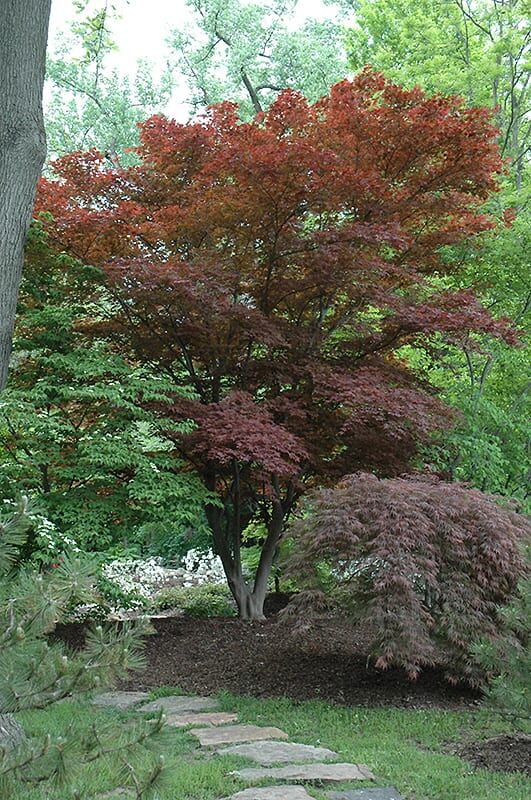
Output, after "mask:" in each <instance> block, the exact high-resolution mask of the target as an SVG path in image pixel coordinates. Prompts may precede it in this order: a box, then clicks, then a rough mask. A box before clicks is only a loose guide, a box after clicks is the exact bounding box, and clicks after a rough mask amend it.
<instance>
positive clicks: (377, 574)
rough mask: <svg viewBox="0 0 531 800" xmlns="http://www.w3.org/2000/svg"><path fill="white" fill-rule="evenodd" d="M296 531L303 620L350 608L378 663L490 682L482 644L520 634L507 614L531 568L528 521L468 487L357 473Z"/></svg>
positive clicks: (298, 609)
mask: <svg viewBox="0 0 531 800" xmlns="http://www.w3.org/2000/svg"><path fill="white" fill-rule="evenodd" d="M307 512H308V513H307V514H306V515H305V516H304V517H303V518H301V519H299V520H298V521H297V522H296V523H295V524H294V525H293V527H292V532H293V537H294V547H293V550H292V553H291V556H290V558H289V561H288V565H287V566H288V573H289V574H290V575H291V576H293V577H294V578H295V579H296V580H297V582H298V584H299V586H300V588H301V590H302V591H301V592H300V593H299V594H298V595H297V596H296V597H295V599H294V600H293V602H292V603H291V605H290V609H289V610H288V612H287V613H288V615H292V616H297V617H298V624H299V625H300V624H304V623H305V622H306V621H308V620H311V618H312V616H314V615H315V614H316V613H317V610H318V609H323V608H330V607H332V608H339V609H341V610H342V611H346V612H347V613H348V614H350V615H352V616H353V617H354V618H355V619H357V620H360V621H363V622H364V623H366V624H367V626H368V628H369V632H370V633H371V634H372V640H371V654H372V655H373V657H374V658H375V660H376V666H377V667H378V668H381V669H386V668H388V667H391V666H397V667H401V668H403V669H405V670H406V671H407V673H408V675H409V676H410V677H411V678H412V679H414V678H416V677H417V676H418V674H419V673H420V671H421V669H422V668H423V667H426V666H433V665H436V664H437V665H439V666H443V667H445V670H446V674H447V677H448V678H449V679H450V680H452V681H459V680H466V681H468V682H469V683H471V684H479V683H481V681H482V679H483V677H484V670H483V669H482V667H481V665H480V663H479V662H478V660H477V659H476V658H475V657H474V656H473V654H472V652H471V645H472V643H473V642H476V641H478V640H480V639H485V638H486V639H488V640H490V641H491V642H496V641H499V640H500V637H502V636H504V637H506V636H510V633H509V632H508V630H507V626H506V623H505V621H504V619H503V615H502V613H501V611H502V609H503V607H504V606H506V605H508V604H509V603H510V601H511V600H512V598H513V597H514V596H515V592H516V589H517V584H518V580H519V579H520V578H521V577H523V575H524V574H525V571H526V567H525V563H524V560H523V557H522V554H521V551H520V545H521V543H522V542H523V541H524V539H525V538H526V537H529V533H530V530H531V529H530V524H529V520H528V519H527V518H526V517H524V516H521V515H519V514H516V513H515V512H513V511H512V510H510V509H508V508H502V507H500V506H498V505H497V504H496V502H495V501H494V498H493V497H491V496H488V495H485V494H483V493H482V492H480V491H478V490H475V489H469V488H467V487H466V486H464V485H462V484H459V483H451V484H449V483H445V482H443V481H440V480H437V479H436V478H434V477H428V476H421V475H417V476H412V477H408V478H394V479H385V480H380V479H378V478H377V477H375V476H374V475H370V474H366V473H358V474H356V475H351V476H348V477H347V478H345V479H344V480H342V481H341V482H340V483H339V484H338V486H337V487H336V488H332V489H322V490H320V491H316V492H315V493H314V494H313V496H312V497H311V499H310V501H309V505H308V508H307Z"/></svg>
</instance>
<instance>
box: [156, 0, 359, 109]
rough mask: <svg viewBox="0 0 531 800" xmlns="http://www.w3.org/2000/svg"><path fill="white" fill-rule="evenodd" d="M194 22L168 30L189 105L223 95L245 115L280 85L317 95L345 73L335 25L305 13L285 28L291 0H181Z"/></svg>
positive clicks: (264, 104) (201, 104) (338, 29)
mask: <svg viewBox="0 0 531 800" xmlns="http://www.w3.org/2000/svg"><path fill="white" fill-rule="evenodd" d="M187 5H188V6H189V7H190V8H191V9H192V11H193V12H194V21H195V26H189V29H188V30H185V31H174V32H173V34H172V41H173V47H174V50H175V54H176V58H177V65H178V68H179V69H180V71H181V72H182V73H183V74H184V75H185V76H186V78H187V79H188V85H189V89H190V99H191V102H192V104H193V105H194V106H195V107H204V106H205V105H211V104H213V103H217V102H221V101H223V100H232V101H235V102H237V103H238V104H239V106H240V115H241V116H242V118H244V119H248V118H250V117H252V116H254V114H255V113H257V112H260V111H263V110H265V109H266V108H267V107H268V106H269V105H270V104H271V102H272V101H273V100H274V99H275V97H276V96H277V94H278V93H279V92H280V91H281V90H282V89H285V88H288V87H289V88H293V89H298V90H299V91H302V92H303V93H304V95H305V96H306V97H307V98H308V99H309V100H310V101H315V100H317V99H318V98H319V97H321V96H323V95H325V94H327V93H328V91H329V89H330V87H331V86H332V84H334V83H336V82H337V81H338V80H340V79H342V78H344V77H345V72H346V69H347V67H346V62H345V58H344V54H343V46H342V41H341V38H342V37H341V27H340V26H339V25H338V24H337V23H335V22H332V21H327V22H320V21H318V20H316V19H311V18H309V19H307V20H306V21H305V22H304V23H303V24H302V25H301V26H300V27H299V28H297V29H296V30H293V29H292V27H290V24H289V23H290V19H291V16H292V14H293V13H294V11H295V9H296V6H297V0H268V1H267V2H260V3H258V2H252V3H249V2H243V0H187Z"/></svg>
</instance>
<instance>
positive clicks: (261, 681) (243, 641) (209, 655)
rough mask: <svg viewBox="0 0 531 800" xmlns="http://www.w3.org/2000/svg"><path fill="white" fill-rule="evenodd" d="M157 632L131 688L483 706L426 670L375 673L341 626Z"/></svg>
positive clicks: (176, 627)
mask: <svg viewBox="0 0 531 800" xmlns="http://www.w3.org/2000/svg"><path fill="white" fill-rule="evenodd" d="M154 624H155V628H156V631H157V634H156V635H155V636H151V637H148V639H147V660H148V666H147V669H146V670H145V671H144V672H142V673H141V674H139V675H138V676H135V678H134V679H133V680H132V681H130V682H129V683H128V684H127V688H135V689H141V690H143V689H152V688H154V687H157V686H164V685H168V684H169V685H172V686H180V687H181V688H182V689H183V690H185V691H187V692H194V693H198V694H213V693H215V692H218V691H220V690H223V689H224V690H227V691H230V692H233V693H234V694H239V695H251V696H252V697H289V698H292V699H294V700H315V699H322V700H326V701H328V702H331V703H336V704H340V705H347V706H350V705H362V706H395V707H399V708H452V709H456V708H470V707H475V706H477V704H478V702H479V696H478V694H477V693H476V692H473V691H472V690H470V689H469V688H467V687H452V686H450V685H449V684H448V683H446V682H445V680H444V678H443V674H442V672H441V671H440V670H426V671H425V672H423V673H422V675H421V677H420V679H419V680H418V681H417V682H416V683H411V682H410V681H408V680H407V678H406V677H405V675H404V673H403V672H402V671H400V670H389V671H387V672H381V671H379V670H376V669H374V667H372V666H371V665H370V664H369V663H368V662H367V656H366V652H367V650H366V649H365V648H364V637H363V634H362V633H361V632H360V631H359V630H357V629H355V628H352V627H351V626H350V625H348V624H347V623H344V622H342V621H341V620H337V619H336V620H328V621H327V623H326V625H324V626H322V627H321V628H318V629H313V630H312V632H311V634H310V635H308V636H307V637H303V636H302V637H301V636H298V637H294V636H293V634H292V632H291V631H290V629H289V628H288V627H287V626H286V625H285V624H283V623H282V622H279V621H278V620H277V619H276V618H274V617H273V618H271V619H268V620H267V621H265V622H260V623H256V622H255V623H248V622H242V621H240V620H236V619H226V618H218V619H205V620H198V619H189V618H188V619H187V618H173V619H160V620H155V623H154Z"/></svg>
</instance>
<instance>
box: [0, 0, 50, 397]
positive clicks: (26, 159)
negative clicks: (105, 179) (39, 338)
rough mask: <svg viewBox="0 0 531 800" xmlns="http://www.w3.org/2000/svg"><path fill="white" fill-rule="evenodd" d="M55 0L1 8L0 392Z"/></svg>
mask: <svg viewBox="0 0 531 800" xmlns="http://www.w3.org/2000/svg"><path fill="white" fill-rule="evenodd" d="M49 17H50V0H28V2H22V0H6V2H3V3H2V7H1V8H0V197H1V204H2V205H1V213H0V391H1V390H2V389H3V387H4V385H5V382H6V379H7V371H8V367H9V357H10V353H11V339H12V335H13V325H14V321H15V310H16V305H17V295H18V289H19V284H20V277H21V273H22V264H23V260H24V240H25V238H26V233H27V231H28V226H29V223H30V219H31V212H32V209H33V204H34V200H35V189H36V185H37V180H38V178H39V176H40V173H41V167H42V164H43V162H44V158H45V155H46V139H45V134H44V121H43V114H42V89H43V83H44V69H45V55H46V42H47V38H48V22H49Z"/></svg>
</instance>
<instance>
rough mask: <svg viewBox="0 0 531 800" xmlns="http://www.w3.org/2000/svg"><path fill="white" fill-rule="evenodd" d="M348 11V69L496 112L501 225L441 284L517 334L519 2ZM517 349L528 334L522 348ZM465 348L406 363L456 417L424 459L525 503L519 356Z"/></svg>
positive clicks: (524, 155) (488, 346) (522, 182)
mask: <svg viewBox="0 0 531 800" xmlns="http://www.w3.org/2000/svg"><path fill="white" fill-rule="evenodd" d="M343 5H344V6H346V7H348V8H352V6H353V5H354V4H352V3H349V2H346V3H344V4H343ZM355 5H356V8H355V15H354V16H355V23H354V26H353V27H351V30H350V31H349V33H348V37H347V47H348V51H349V62H350V64H351V66H352V68H355V69H357V68H359V67H360V66H362V65H363V64H365V63H371V64H373V65H374V66H375V67H377V68H380V69H382V70H383V71H384V72H385V73H386V74H387V75H389V76H391V77H393V78H396V79H397V80H399V81H400V82H401V83H403V84H404V85H406V86H414V85H420V86H422V87H424V88H425V89H426V91H428V92H429V93H436V92H442V93H445V94H447V93H456V94H460V95H462V96H463V97H464V98H465V100H466V101H467V103H468V104H470V105H474V104H484V105H490V106H491V107H492V108H494V109H496V110H495V118H496V123H497V125H498V126H499V128H500V134H499V142H500V148H501V152H502V154H503V155H504V156H505V157H506V158H507V159H508V166H509V172H508V174H507V176H506V177H505V179H504V181H503V189H502V191H501V192H499V193H498V195H497V196H496V198H495V199H494V200H493V201H492V202H491V204H490V208H491V210H492V211H493V212H494V213H495V214H496V215H497V216H498V217H499V219H500V221H502V220H503V219H504V217H505V224H501V225H500V226H499V228H498V229H497V230H496V231H495V232H494V233H492V234H489V235H487V236H486V237H484V238H483V241H482V243H481V244H482V246H481V247H478V246H477V243H476V244H475V246H474V247H472V248H471V247H469V246H466V247H464V248H463V247H461V248H459V249H457V250H456V251H454V253H453V255H452V257H453V258H455V259H456V261H457V262H460V263H461V269H460V270H456V272H455V277H454V278H453V279H452V280H453V285H454V286H463V285H464V286H473V287H474V289H475V291H476V292H477V293H478V295H479V296H480V297H481V298H482V301H483V303H484V304H485V305H486V306H488V307H489V308H491V309H492V311H493V313H494V314H495V315H497V316H509V317H511V318H512V319H513V320H514V321H515V322H517V324H518V325H519V326H520V328H523V329H525V330H526V331H527V332H528V331H529V320H530V316H529V313H530V310H531V302H530V301H531V296H530V294H529V278H528V276H529V258H528V255H527V253H528V252H529V231H530V230H531V220H530V208H529V191H530V186H531V181H530V170H529V152H530V150H529V148H530V144H531V142H530V128H529V120H530V116H529V108H530V91H531V83H530V74H531V73H530V62H529V56H530V44H531V37H530V33H529V32H530V30H531V26H530V20H529V4H528V3H526V2H521V1H520V0H508V2H504V3H498V2H491V0H471V1H470V0H443V2H439V3H436V4H435V3H431V2H421V3H412V2H409V0H399V2H392V3H391V2H388V0H377V1H376V2H361V3H357V4H355ZM527 341H528V333H527V334H525V335H524V336H522V344H525V343H527ZM470 345H471V342H467V343H466V346H464V347H459V348H448V347H446V346H442V347H441V348H439V349H438V352H437V357H436V363H435V364H434V363H433V360H432V359H430V358H428V359H425V358H424V357H422V359H420V360H419V356H418V354H417V355H416V356H414V357H413V362H414V363H416V364H417V365H418V364H422V369H421V371H423V374H424V375H427V376H428V377H429V380H430V381H433V382H435V384H436V385H438V386H440V387H441V389H442V391H443V396H444V397H445V399H446V400H447V401H448V402H449V403H451V404H452V405H453V406H455V407H457V408H458V409H459V410H460V412H461V413H462V421H461V423H460V425H459V428H458V429H456V430H455V431H454V432H453V433H452V434H451V435H449V437H448V439H447V440H446V442H445V443H444V444H443V446H442V447H440V448H438V449H437V450H436V451H435V452H432V453H431V455H430V458H431V460H432V461H433V463H435V464H436V465H437V467H438V468H439V469H441V470H442V471H443V472H444V473H445V474H447V475H448V476H453V477H457V478H459V479H461V480H468V481H471V482H472V483H473V484H475V485H477V486H478V487H480V488H482V489H485V490H487V491H492V492H502V493H504V494H509V495H513V496H515V497H518V498H519V500H520V501H521V502H523V503H528V498H529V473H528V467H527V465H528V463H529V448H530V439H529V428H528V425H527V419H528V417H529V411H530V407H529V402H530V396H529V388H530V386H531V383H530V375H529V370H528V368H527V362H528V358H527V356H526V354H525V352H523V351H522V350H514V349H512V348H507V347H504V346H503V345H501V346H499V345H496V346H493V343H492V342H488V341H486V340H484V339H482V338H481V337H479V338H476V340H475V341H474V343H473V346H472V347H471V346H470ZM441 356H442V359H441ZM408 357H411V353H410V354H409V355H408ZM441 363H442V364H443V365H444V368H443V369H441Z"/></svg>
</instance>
